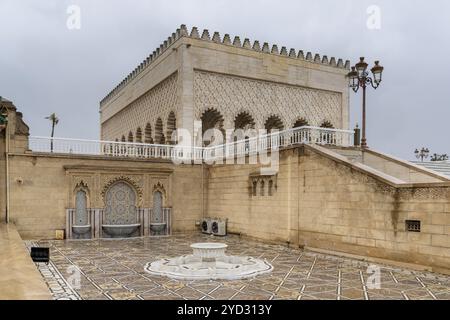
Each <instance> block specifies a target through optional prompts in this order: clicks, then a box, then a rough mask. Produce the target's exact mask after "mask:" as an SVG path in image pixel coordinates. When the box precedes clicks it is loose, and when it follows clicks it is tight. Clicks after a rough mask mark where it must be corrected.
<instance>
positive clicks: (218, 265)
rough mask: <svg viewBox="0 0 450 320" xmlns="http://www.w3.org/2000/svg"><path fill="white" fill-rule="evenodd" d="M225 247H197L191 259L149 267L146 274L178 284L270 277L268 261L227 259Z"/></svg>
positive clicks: (153, 264) (188, 257)
mask: <svg viewBox="0 0 450 320" xmlns="http://www.w3.org/2000/svg"><path fill="white" fill-rule="evenodd" d="M227 247H228V246H227V245H226V244H224V243H194V244H192V245H191V248H192V249H193V251H194V253H193V254H192V255H185V256H179V257H175V258H170V259H162V260H158V261H154V262H151V263H147V265H146V266H145V268H144V269H145V271H146V272H148V273H150V274H152V275H157V276H165V277H169V278H173V279H177V280H219V279H220V280H237V279H247V278H254V277H256V276H258V275H261V274H265V273H269V272H271V271H272V270H273V266H272V265H271V264H270V263H269V262H268V261H266V260H261V259H255V258H252V257H243V256H227V255H226V254H225V250H226V249H227Z"/></svg>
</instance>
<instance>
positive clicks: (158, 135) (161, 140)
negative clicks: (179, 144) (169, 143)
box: [155, 118, 166, 144]
mask: <svg viewBox="0 0 450 320" xmlns="http://www.w3.org/2000/svg"><path fill="white" fill-rule="evenodd" d="M155 142H156V144H165V143H166V138H165V137H164V131H163V122H162V120H161V118H158V119H157V120H156V124H155Z"/></svg>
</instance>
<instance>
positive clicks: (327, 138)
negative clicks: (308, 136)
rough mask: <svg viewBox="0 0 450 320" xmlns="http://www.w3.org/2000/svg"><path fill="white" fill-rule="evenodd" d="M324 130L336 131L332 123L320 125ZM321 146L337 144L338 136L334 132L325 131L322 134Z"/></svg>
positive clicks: (327, 122)
mask: <svg viewBox="0 0 450 320" xmlns="http://www.w3.org/2000/svg"><path fill="white" fill-rule="evenodd" d="M320 127H321V128H324V129H334V126H333V124H332V123H331V122H330V121H324V122H322V124H321V125H320ZM319 143H320V144H336V136H335V134H334V133H333V132H332V131H325V132H322V133H321V137H320V141H319Z"/></svg>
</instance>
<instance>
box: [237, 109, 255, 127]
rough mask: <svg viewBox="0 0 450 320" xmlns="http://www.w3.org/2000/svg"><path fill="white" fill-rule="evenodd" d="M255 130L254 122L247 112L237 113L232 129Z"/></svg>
mask: <svg viewBox="0 0 450 320" xmlns="http://www.w3.org/2000/svg"><path fill="white" fill-rule="evenodd" d="M254 128H255V120H254V119H253V117H252V116H251V115H250V113H248V112H247V111H244V112H241V113H239V114H238V115H237V116H236V118H235V119H234V129H235V130H236V129H242V130H248V129H254Z"/></svg>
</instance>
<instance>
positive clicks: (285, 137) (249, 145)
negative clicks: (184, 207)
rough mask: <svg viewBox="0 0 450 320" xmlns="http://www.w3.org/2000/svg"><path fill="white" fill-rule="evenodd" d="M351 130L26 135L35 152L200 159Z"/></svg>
mask: <svg viewBox="0 0 450 320" xmlns="http://www.w3.org/2000/svg"><path fill="white" fill-rule="evenodd" d="M353 134H354V132H353V131H350V130H339V129H326V128H318V127H301V128H294V129H288V130H284V131H279V132H275V133H271V134H266V135H260V136H255V137H250V138H247V139H245V140H240V141H236V142H232V143H227V144H221V145H217V146H210V147H203V148H201V147H185V146H178V145H158V144H145V143H132V142H114V141H99V140H85V139H67V138H49V137H34V136H33V137H30V138H29V149H30V150H31V151H33V152H38V153H55V154H74V155H94V156H95V155H96V156H111V157H130V158H142V159H152V158H153V159H167V160H178V161H180V160H183V161H194V162H197V161H198V162H201V161H210V160H218V159H224V158H229V157H236V156H238V157H239V156H246V155H252V154H258V153H261V152H263V151H269V150H279V149H280V148H285V147H289V146H291V145H296V144H319V145H333V146H343V147H347V146H351V145H352V141H353ZM52 142H53V147H52Z"/></svg>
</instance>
